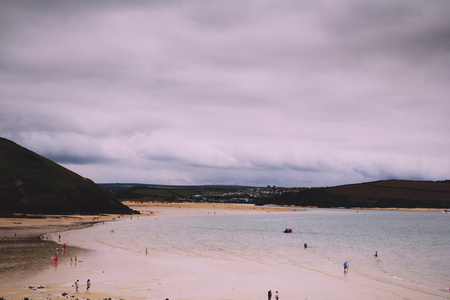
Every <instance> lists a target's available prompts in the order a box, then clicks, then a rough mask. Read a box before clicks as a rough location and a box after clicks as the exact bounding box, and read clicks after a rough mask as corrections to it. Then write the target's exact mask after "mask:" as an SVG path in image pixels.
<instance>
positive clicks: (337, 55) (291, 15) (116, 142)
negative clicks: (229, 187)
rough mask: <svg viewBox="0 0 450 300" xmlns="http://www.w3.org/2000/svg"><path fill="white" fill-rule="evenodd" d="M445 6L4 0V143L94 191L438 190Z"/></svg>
mask: <svg viewBox="0 0 450 300" xmlns="http://www.w3.org/2000/svg"><path fill="white" fill-rule="evenodd" d="M449 16H450V1H447V0H442V1H433V0H431V1H422V0H420V1H414V0H405V1H398V0H385V1H383V0H382V1H361V0H355V1H351V0H349V1H340V0H330V1H318V0H312V1H299V0H295V1H290V0H274V1H242V0H239V1H211V0H205V1H201V0H198V1H197V0H186V1H170V0H164V1H61V0H54V1H39V0H36V1H31V0H30V1H21V0H11V1H7V0H5V1H1V2H0V136H2V137H5V138H8V139H10V140H12V141H14V142H16V143H18V144H20V145H22V146H24V147H26V148H28V149H30V150H32V151H35V152H37V153H39V154H41V155H43V156H45V157H47V158H49V159H52V160H54V161H55V162H57V163H59V164H61V165H63V166H65V167H67V168H69V169H71V170H73V171H75V172H76V173H78V174H80V175H82V176H84V177H88V178H91V179H92V180H94V181H95V182H97V183H106V182H139V183H154V184H181V185H184V184H239V185H258V186H266V185H276V186H331V185H338V184H345V183H357V182H366V181H373V180H380V179H392V178H395V179H415V180H445V179H450V17H449Z"/></svg>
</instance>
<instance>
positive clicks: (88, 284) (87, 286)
mask: <svg viewBox="0 0 450 300" xmlns="http://www.w3.org/2000/svg"><path fill="white" fill-rule="evenodd" d="M90 288H91V280H90V279H88V280H87V282H86V293H89V292H90V291H89V289H90Z"/></svg>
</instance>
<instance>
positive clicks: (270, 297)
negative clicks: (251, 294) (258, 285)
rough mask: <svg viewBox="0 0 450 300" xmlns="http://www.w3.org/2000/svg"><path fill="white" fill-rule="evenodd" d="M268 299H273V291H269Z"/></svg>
mask: <svg viewBox="0 0 450 300" xmlns="http://www.w3.org/2000/svg"><path fill="white" fill-rule="evenodd" d="M267 299H268V300H270V299H272V290H269V291H268V292H267Z"/></svg>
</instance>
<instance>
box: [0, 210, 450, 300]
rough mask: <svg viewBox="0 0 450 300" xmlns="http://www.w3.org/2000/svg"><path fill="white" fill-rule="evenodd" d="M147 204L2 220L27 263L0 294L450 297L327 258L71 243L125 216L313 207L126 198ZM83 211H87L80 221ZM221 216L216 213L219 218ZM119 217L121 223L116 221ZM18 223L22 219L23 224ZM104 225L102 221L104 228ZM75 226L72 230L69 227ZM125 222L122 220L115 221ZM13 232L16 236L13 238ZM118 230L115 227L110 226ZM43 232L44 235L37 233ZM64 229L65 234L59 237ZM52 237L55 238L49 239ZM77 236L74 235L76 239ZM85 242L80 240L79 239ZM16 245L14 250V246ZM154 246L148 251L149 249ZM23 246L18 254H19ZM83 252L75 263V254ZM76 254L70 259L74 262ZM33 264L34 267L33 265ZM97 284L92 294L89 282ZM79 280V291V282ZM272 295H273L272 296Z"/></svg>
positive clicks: (4, 280)
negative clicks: (119, 212)
mask: <svg viewBox="0 0 450 300" xmlns="http://www.w3.org/2000/svg"><path fill="white" fill-rule="evenodd" d="M127 205H129V206H130V207H131V208H133V209H136V210H139V211H141V213H142V214H141V215H134V216H113V215H108V216H100V217H99V219H98V220H96V219H95V218H96V217H98V216H75V217H74V218H68V217H58V218H55V217H48V218H47V219H20V218H16V219H0V233H2V235H0V236H2V237H4V236H5V235H8V236H9V239H7V240H6V241H5V240H3V241H2V245H0V247H1V249H2V250H1V253H2V257H6V256H9V257H14V259H17V260H20V261H21V266H17V267H14V262H8V261H7V262H3V264H4V265H8V264H9V265H10V266H11V265H13V266H12V267H10V268H7V269H6V270H7V272H3V275H2V276H3V277H1V281H0V297H2V298H4V299H24V298H25V297H27V298H30V299H57V298H63V297H69V298H70V297H75V298H79V299H82V298H85V299H105V298H111V299H166V298H168V299H171V300H173V299H179V300H181V299H224V300H225V299H267V291H268V290H272V292H273V294H274V295H275V292H276V291H279V294H280V299H430V300H431V299H448V297H449V296H450V294H446V293H445V291H442V292H441V291H439V292H437V293H434V294H430V293H424V292H421V291H420V290H412V289H408V288H405V287H404V286H402V285H400V284H392V283H389V282H382V281H379V280H372V279H370V278H367V277H364V276H359V275H358V274H357V272H353V271H352V267H351V266H350V270H349V271H348V272H345V273H344V272H343V270H342V269H341V268H340V267H336V266H333V265H330V264H325V263H324V264H323V266H322V265H321V266H320V267H318V268H316V267H313V268H312V267H310V266H308V265H306V264H305V266H302V267H299V266H298V265H295V264H291V263H290V261H289V260H285V261H284V260H282V261H278V262H277V263H274V262H273V261H271V260H264V259H263V258H261V257H255V258H254V259H253V258H250V259H249V258H248V257H239V256H237V257H236V256H231V255H224V256H217V255H214V252H208V251H205V252H204V254H203V253H202V255H197V254H196V255H192V256H185V255H181V254H179V253H178V252H177V250H176V249H174V250H173V251H170V250H168V251H166V250H165V251H164V252H158V251H157V249H158V245H152V246H151V248H150V249H140V248H139V249H132V250H130V252H129V253H127V252H125V251H122V252H120V251H107V250H108V249H107V248H105V249H101V250H99V249H96V250H93V249H90V248H89V247H88V246H89V245H80V244H81V242H77V243H78V244H72V242H73V241H77V240H76V239H72V238H70V239H69V237H68V238H67V240H66V236H69V234H68V232H69V231H71V230H80V231H79V232H83V229H81V228H82V227H88V226H92V225H93V224H94V223H95V225H94V226H96V227H97V228H100V229H104V230H103V232H106V233H110V232H111V231H114V228H116V227H114V226H112V225H116V224H120V222H124V223H122V224H125V223H126V222H128V223H130V222H136V223H137V224H139V223H138V222H147V221H149V220H151V221H154V222H155V223H156V222H158V221H161V220H163V219H164V218H181V217H186V216H205V215H208V216H211V217H212V218H211V220H215V219H214V217H213V216H219V215H225V214H226V215H245V214H247V215H248V214H252V215H254V214H294V215H297V214H309V213H310V212H308V211H305V210H303V209H296V208H291V207H287V208H278V207H255V206H243V205H230V204H205V203H200V204H196V203H182V204H181V203H180V204H178V203H177V204H153V205H149V204H148V203H135V202H129V203H127ZM79 218H83V220H81V222H80V219H79ZM216 219H217V218H216ZM117 222H119V223H117ZM18 223H20V224H18ZM71 226H72V227H71ZM101 226H104V227H103V228H102V227H101ZM70 227H71V228H72V229H70ZM117 228H119V227H117ZM14 233H17V234H16V237H15V238H16V239H17V240H14ZM111 234H113V233H111ZM41 235H44V238H43V239H41V238H39V236H41ZM59 235H61V240H59ZM47 239H49V240H47ZM71 239H72V240H71ZM80 241H81V240H80ZM64 243H66V249H65V251H64V252H62V253H61V254H60V255H59V256H58V257H59V261H58V262H57V263H52V262H51V260H50V259H51V257H52V256H54V252H55V249H56V247H59V248H60V247H61V246H62V245H63V244H64ZM18 244H19V245H21V246H18V249H19V250H18V249H14V247H15V246H14V245H18ZM146 251H148V253H146ZM17 252H19V253H20V255H16V256H13V253H17ZM75 256H77V262H76V263H75V262H74V261H73V259H74V257H75ZM71 258H72V263H71ZM27 266H29V267H27ZM87 279H90V280H91V282H92V287H91V291H90V293H86V281H87ZM76 280H79V282H80V289H79V291H80V292H79V293H75V287H74V283H75V281H76ZM272 299H274V297H272Z"/></svg>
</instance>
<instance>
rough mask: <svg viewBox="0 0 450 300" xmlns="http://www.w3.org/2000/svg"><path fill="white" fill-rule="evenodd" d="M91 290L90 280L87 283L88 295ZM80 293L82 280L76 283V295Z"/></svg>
mask: <svg viewBox="0 0 450 300" xmlns="http://www.w3.org/2000/svg"><path fill="white" fill-rule="evenodd" d="M90 289H91V280H90V279H88V280H87V282H86V293H89V292H90ZM78 293H80V280H78V279H77V281H75V294H78Z"/></svg>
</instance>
